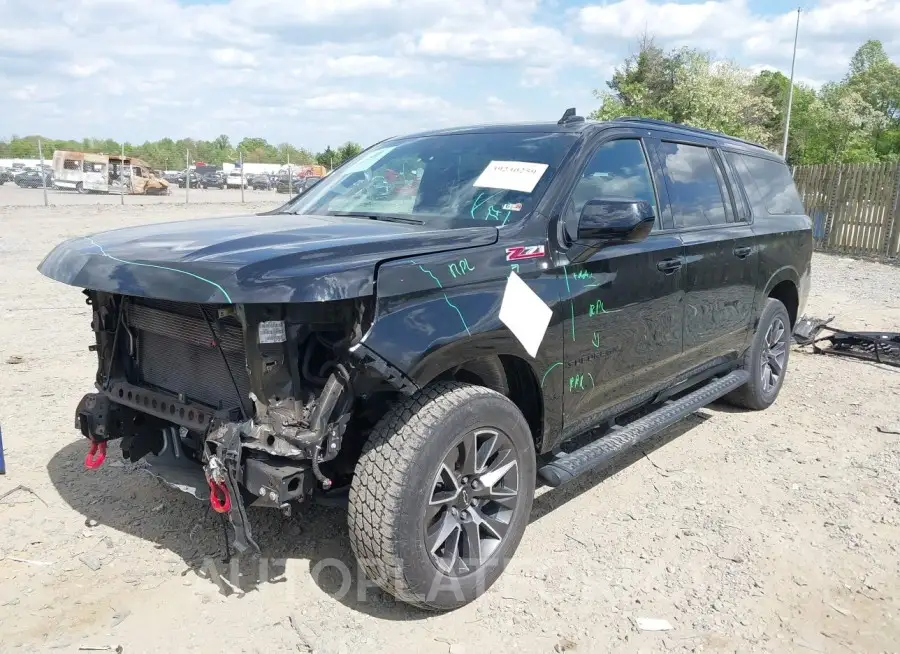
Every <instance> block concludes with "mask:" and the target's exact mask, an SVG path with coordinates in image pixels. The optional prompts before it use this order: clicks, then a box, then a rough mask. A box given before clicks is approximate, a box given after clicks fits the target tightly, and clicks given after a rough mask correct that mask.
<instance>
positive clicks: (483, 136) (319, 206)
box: [284, 132, 578, 227]
mask: <svg viewBox="0 0 900 654" xmlns="http://www.w3.org/2000/svg"><path fill="white" fill-rule="evenodd" d="M577 139H578V136H577V135H575V134H568V133H534V132H527V133H524V132H498V133H470V134H446V135H437V136H423V137H415V138H408V139H394V140H390V141H385V142H384V143H381V144H379V145H376V146H374V147H372V148H370V149H369V150H366V151H365V152H363V153H362V154H360V155H359V156H357V157H355V158H354V159H352V160H351V161H349V162H348V163H346V164H345V165H343V166H341V167H340V168H338V169H337V170H335V171H334V172H333V173H331V174H330V175H328V176H326V177H324V178H323V179H322V180H321V181H319V182H318V183H317V184H316V185H315V186H313V188H311V189H310V190H309V191H307V192H306V193H304V194H303V195H301V196H300V197H298V198H296V199H295V200H294V201H292V202H291V203H290V204H289V205H287V206H286V207H285V208H284V211H285V212H287V213H298V214H316V215H331V216H336V215H353V216H359V217H363V218H375V219H384V220H390V219H395V220H401V219H402V220H404V221H412V222H421V223H423V224H428V225H439V226H441V227H467V226H471V225H472V224H473V223H476V222H489V223H496V224H497V225H499V226H502V225H506V224H510V223H513V222H515V221H517V220H521V218H522V217H523V216H525V215H527V214H528V213H529V212H530V211H531V210H532V209H533V208H534V206H535V204H536V203H537V201H538V200H539V199H540V198H541V196H542V195H543V194H544V192H545V191H546V190H547V187H548V186H549V184H550V180H551V179H552V178H553V176H554V175H555V174H556V171H557V170H558V168H559V166H560V164H561V163H562V161H563V159H564V158H565V156H566V154H567V153H568V151H569V149H570V148H571V147H572V145H573V144H574V143H575V141H576V140H577Z"/></svg>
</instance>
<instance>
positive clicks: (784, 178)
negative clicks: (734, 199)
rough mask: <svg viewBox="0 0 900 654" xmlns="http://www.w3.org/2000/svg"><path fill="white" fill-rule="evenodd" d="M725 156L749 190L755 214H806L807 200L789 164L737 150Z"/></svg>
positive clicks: (748, 193)
mask: <svg viewBox="0 0 900 654" xmlns="http://www.w3.org/2000/svg"><path fill="white" fill-rule="evenodd" d="M725 156H726V157H728V161H729V162H731V165H732V167H733V168H734V169H735V170H736V171H737V174H738V177H739V178H740V180H741V184H743V186H744V188H745V189H746V191H747V195H748V197H749V198H750V203H751V204H752V205H753V213H755V214H757V215H765V214H767V213H768V214H770V215H773V216H785V215H802V214H803V213H805V209H804V208H803V201H802V200H801V199H800V194H799V193H797V188H796V187H795V186H794V180H793V178H792V177H791V171H790V170H788V167H787V165H786V164H784V163H782V162H780V161H775V160H774V159H764V158H763V157H754V156H752V155H749V154H738V153H736V152H728V153H726V155H725Z"/></svg>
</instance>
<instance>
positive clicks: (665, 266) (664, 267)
mask: <svg viewBox="0 0 900 654" xmlns="http://www.w3.org/2000/svg"><path fill="white" fill-rule="evenodd" d="M683 265H684V261H683V260H682V258H681V257H673V258H672V259H663V260H662V261H660V262H659V263H657V264H656V269H657V270H659V271H660V272H664V273H666V274H667V275H671V274H672V273H674V272H675V271H677V270H679V269H681V267H682V266H683Z"/></svg>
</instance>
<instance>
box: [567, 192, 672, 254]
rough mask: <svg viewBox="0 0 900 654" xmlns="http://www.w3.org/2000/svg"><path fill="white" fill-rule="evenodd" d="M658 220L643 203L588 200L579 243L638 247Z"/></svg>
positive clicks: (579, 232) (584, 209)
mask: <svg viewBox="0 0 900 654" xmlns="http://www.w3.org/2000/svg"><path fill="white" fill-rule="evenodd" d="M655 222H656V216H655V215H654V213H653V208H652V207H651V206H650V203H649V202H646V201H644V200H612V199H608V200H607V199H604V200H601V199H597V198H595V199H593V200H589V201H588V202H587V204H585V205H584V208H582V210H581V216H579V218H578V239H577V240H579V241H595V242H596V241H600V242H604V243H606V244H613V243H638V242H640V241H643V240H644V239H645V238H647V236H648V235H649V234H650V230H651V229H653V224H654V223H655Z"/></svg>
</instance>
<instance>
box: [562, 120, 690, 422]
mask: <svg viewBox="0 0 900 654" xmlns="http://www.w3.org/2000/svg"><path fill="white" fill-rule="evenodd" d="M647 134H648V132H647V131H645V130H641V131H637V130H635V131H630V130H621V131H616V132H612V133H604V137H603V141H601V142H598V143H597V144H596V145H595V146H594V148H593V151H592V152H591V153H590V154H589V155H588V156H587V160H586V164H585V165H584V166H583V168H582V170H581V172H580V174H579V175H578V177H577V181H576V182H575V185H574V188H573V189H572V190H571V193H570V196H569V197H568V200H567V201H566V204H565V209H564V213H563V215H564V219H565V224H566V232H567V233H568V234H569V236H570V237H571V238H573V239H574V237H575V235H576V234H577V224H578V216H579V214H580V212H581V209H582V207H583V206H584V205H585V203H586V202H588V201H589V200H592V199H604V198H606V199H612V198H628V199H637V200H646V201H647V202H649V203H650V204H651V205H652V206H653V208H654V210H655V213H656V215H657V225H656V227H655V228H654V231H653V233H651V234H650V236H649V237H648V238H647V239H645V240H644V241H642V242H640V243H634V244H624V245H612V246H607V247H603V248H601V249H599V250H596V251H593V252H592V251H589V250H586V249H585V247H584V246H582V245H579V244H577V243H573V244H572V245H571V246H570V247H568V248H567V249H566V250H565V251H564V252H562V253H560V254H561V258H560V259H559V272H560V273H561V275H562V277H563V278H564V280H565V287H564V288H563V292H564V293H565V295H564V299H563V304H564V305H565V304H568V306H567V307H564V313H567V314H568V315H567V319H566V321H565V325H564V329H563V338H564V340H563V351H564V356H565V365H564V366H563V367H562V369H561V370H560V371H559V372H560V374H562V375H563V379H562V382H563V384H564V402H563V410H564V421H563V437H564V438H567V437H569V436H573V435H575V434H577V433H579V432H581V431H583V430H585V429H587V428H590V427H592V426H594V425H596V424H597V423H598V422H600V421H602V420H604V419H606V418H607V417H608V416H609V415H610V413H611V412H618V409H615V411H613V407H616V406H617V405H621V404H622V403H626V404H628V403H633V402H637V401H640V399H641V398H642V394H646V393H647V392H648V389H650V388H652V387H653V386H654V385H655V384H657V383H658V382H659V381H660V380H663V379H667V378H670V377H673V376H675V375H677V373H678V371H679V370H680V368H681V357H682V316H683V312H682V310H681V302H682V298H683V273H682V270H681V257H682V244H681V240H680V238H679V237H678V235H677V234H674V233H672V232H671V231H669V232H666V231H664V230H663V227H664V226H665V220H666V218H668V216H666V215H665V210H664V207H663V206H661V203H660V199H659V197H658V194H657V192H656V186H655V183H654V176H653V174H652V171H653V170H654V165H653V160H652V159H651V158H649V157H648V152H647V148H646V145H645V142H644V140H643V137H644V136H646V135H647ZM644 399H646V398H644Z"/></svg>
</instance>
